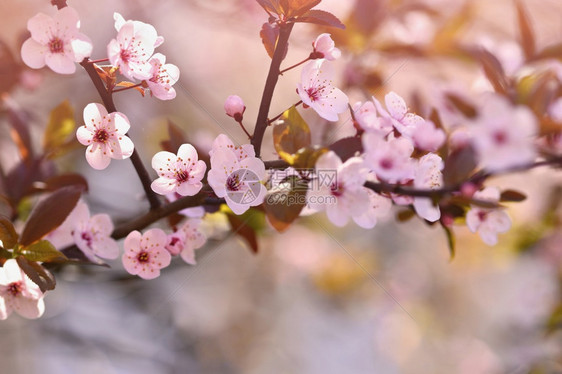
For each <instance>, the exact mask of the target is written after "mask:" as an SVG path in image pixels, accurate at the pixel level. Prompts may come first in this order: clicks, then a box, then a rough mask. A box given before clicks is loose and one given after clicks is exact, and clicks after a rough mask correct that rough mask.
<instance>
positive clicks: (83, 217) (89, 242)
mask: <svg viewBox="0 0 562 374" xmlns="http://www.w3.org/2000/svg"><path fill="white" fill-rule="evenodd" d="M112 232H113V223H112V222H111V218H110V217H109V215H107V214H96V215H94V216H92V217H90V210H89V209H88V205H87V204H86V203H84V202H82V201H79V202H78V204H76V207H75V208H74V210H73V211H72V212H71V213H70V214H69V215H68V217H67V218H66V220H65V221H64V222H63V223H62V224H61V225H60V226H59V227H58V228H57V229H56V230H54V231H53V232H51V233H49V235H48V236H47V238H46V239H47V240H49V241H50V242H51V243H52V244H53V245H54V246H55V247H57V248H62V247H64V246H67V245H70V244H76V246H77V247H78V248H79V249H80V250H81V251H82V252H83V253H84V255H85V256H86V257H88V258H89V259H90V260H92V261H95V260H96V256H97V257H101V258H106V259H115V258H117V257H118V256H119V246H118V245H117V242H116V241H115V240H113V239H112V238H111V233H112Z"/></svg>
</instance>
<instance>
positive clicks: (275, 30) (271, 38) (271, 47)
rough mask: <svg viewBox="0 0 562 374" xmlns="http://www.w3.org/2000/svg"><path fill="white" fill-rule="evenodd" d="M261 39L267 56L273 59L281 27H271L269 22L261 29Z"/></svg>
mask: <svg viewBox="0 0 562 374" xmlns="http://www.w3.org/2000/svg"><path fill="white" fill-rule="evenodd" d="M260 37H261V41H262V43H263V46H264V47H265V50H266V51H267V54H268V55H269V57H270V58H273V52H275V45H276V44H277V38H278V37H279V27H277V26H274V25H271V24H270V23H269V22H266V23H264V24H263V26H262V27H261V31H260Z"/></svg>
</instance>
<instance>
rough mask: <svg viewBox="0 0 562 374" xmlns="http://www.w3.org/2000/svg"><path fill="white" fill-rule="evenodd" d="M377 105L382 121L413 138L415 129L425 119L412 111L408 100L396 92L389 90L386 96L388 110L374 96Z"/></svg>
mask: <svg viewBox="0 0 562 374" xmlns="http://www.w3.org/2000/svg"><path fill="white" fill-rule="evenodd" d="M373 101H374V103H375V107H376V108H377V111H378V112H379V115H380V117H381V121H385V122H387V124H389V125H392V126H393V127H394V128H395V129H396V130H397V131H398V132H399V133H400V134H402V135H404V136H406V137H408V138H409V139H411V138H412V136H413V133H414V130H415V129H416V128H417V127H418V126H419V125H420V124H422V123H423V122H424V121H425V120H424V119H423V118H422V117H420V116H418V115H417V114H414V113H410V112H409V111H408V107H407V106H406V102H405V101H404V99H403V98H402V97H400V96H399V95H398V94H397V93H395V92H389V93H388V94H386V95H385V97H384V102H385V104H386V110H385V109H384V108H383V106H382V104H381V103H380V102H379V101H378V100H377V99H375V98H374V97H373Z"/></svg>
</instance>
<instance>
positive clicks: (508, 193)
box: [500, 190, 527, 202]
mask: <svg viewBox="0 0 562 374" xmlns="http://www.w3.org/2000/svg"><path fill="white" fill-rule="evenodd" d="M525 199H527V195H525V194H524V193H522V192H519V191H515V190H505V191H503V192H502V193H501V195H500V202H508V201H514V202H520V201H524V200H525Z"/></svg>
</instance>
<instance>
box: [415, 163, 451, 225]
mask: <svg viewBox="0 0 562 374" xmlns="http://www.w3.org/2000/svg"><path fill="white" fill-rule="evenodd" d="M444 166H445V165H444V163H443V160H442V159H441V157H439V156H438V155H436V154H435V153H428V154H427V155H425V156H423V157H422V158H420V159H419V161H418V163H417V165H416V168H415V172H414V187H416V188H418V189H430V190H436V189H439V188H441V187H442V186H443V173H442V172H441V170H443V167H444ZM414 209H415V210H416V213H417V214H418V215H419V216H420V217H422V218H424V219H426V220H428V221H430V222H435V221H437V220H438V219H439V218H440V217H441V211H440V210H439V206H437V205H434V204H433V201H432V200H431V199H430V198H427V197H415V198H414Z"/></svg>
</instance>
